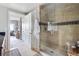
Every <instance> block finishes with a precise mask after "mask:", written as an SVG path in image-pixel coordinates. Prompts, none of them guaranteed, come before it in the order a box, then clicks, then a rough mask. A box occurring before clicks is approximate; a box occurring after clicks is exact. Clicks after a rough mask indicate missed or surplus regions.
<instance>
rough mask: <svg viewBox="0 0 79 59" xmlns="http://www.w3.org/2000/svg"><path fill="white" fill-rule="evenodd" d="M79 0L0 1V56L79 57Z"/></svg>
mask: <svg viewBox="0 0 79 59" xmlns="http://www.w3.org/2000/svg"><path fill="white" fill-rule="evenodd" d="M78 19H79V3H2V4H1V3H0V37H1V38H0V40H1V41H0V56H79V36H78V35H79V20H78Z"/></svg>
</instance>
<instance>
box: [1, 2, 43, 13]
mask: <svg viewBox="0 0 79 59" xmlns="http://www.w3.org/2000/svg"><path fill="white" fill-rule="evenodd" d="M42 4H43V3H0V5H2V6H4V7H7V8H9V9H12V10H15V11H18V12H22V13H27V12H29V11H31V10H33V9H34V8H36V7H37V6H39V5H42Z"/></svg>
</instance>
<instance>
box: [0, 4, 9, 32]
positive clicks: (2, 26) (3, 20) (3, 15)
mask: <svg viewBox="0 0 79 59" xmlns="http://www.w3.org/2000/svg"><path fill="white" fill-rule="evenodd" d="M7 20H8V10H7V8H4V7H2V6H0V32H6V31H7V25H8V24H7V23H8V21H7Z"/></svg>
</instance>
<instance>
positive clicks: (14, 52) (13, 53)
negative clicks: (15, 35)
mask: <svg viewBox="0 0 79 59" xmlns="http://www.w3.org/2000/svg"><path fill="white" fill-rule="evenodd" d="M5 56H21V54H20V52H19V50H18V49H17V48H16V49H13V50H11V51H8V52H6V53H5Z"/></svg>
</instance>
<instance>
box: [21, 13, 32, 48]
mask: <svg viewBox="0 0 79 59" xmlns="http://www.w3.org/2000/svg"><path fill="white" fill-rule="evenodd" d="M30 33H31V13H29V14H28V15H26V16H24V18H23V19H22V40H24V42H26V44H27V45H28V47H29V48H31V34H30Z"/></svg>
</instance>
